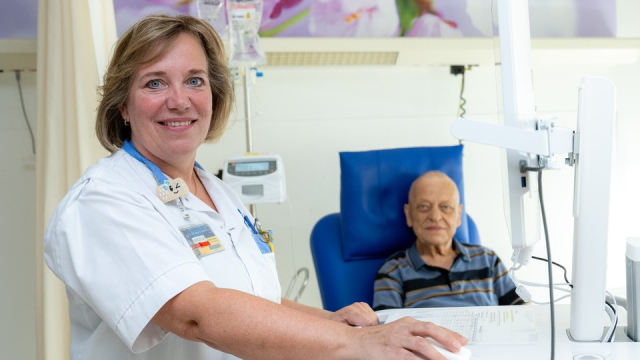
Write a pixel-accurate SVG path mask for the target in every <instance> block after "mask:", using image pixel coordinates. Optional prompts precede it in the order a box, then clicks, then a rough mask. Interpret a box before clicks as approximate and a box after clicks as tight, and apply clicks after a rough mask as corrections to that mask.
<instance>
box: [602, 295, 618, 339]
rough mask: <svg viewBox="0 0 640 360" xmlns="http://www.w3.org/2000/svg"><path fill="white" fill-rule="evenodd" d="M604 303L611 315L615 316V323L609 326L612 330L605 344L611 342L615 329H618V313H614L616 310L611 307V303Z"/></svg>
mask: <svg viewBox="0 0 640 360" xmlns="http://www.w3.org/2000/svg"><path fill="white" fill-rule="evenodd" d="M604 303H605V304H607V306H609V307H610V308H611V310H612V311H613V315H615V321H614V322H613V324H611V326H612V327H613V330H612V331H611V335H610V336H609V338H608V339H607V342H611V340H613V338H614V336H615V333H616V327H618V312H617V311H616V308H615V307H614V306H613V305H611V303H609V302H608V301H605V302H604Z"/></svg>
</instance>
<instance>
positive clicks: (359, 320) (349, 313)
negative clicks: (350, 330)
mask: <svg viewBox="0 0 640 360" xmlns="http://www.w3.org/2000/svg"><path fill="white" fill-rule="evenodd" d="M330 319H331V320H333V321H337V322H341V323H345V324H347V325H351V326H362V327H365V326H373V325H378V315H376V313H375V312H374V311H373V309H371V307H370V306H369V304H367V303H364V302H357V303H353V304H351V305H349V306H345V307H343V308H342V309H340V310H338V311H336V312H334V313H333V316H332V317H331V318H330Z"/></svg>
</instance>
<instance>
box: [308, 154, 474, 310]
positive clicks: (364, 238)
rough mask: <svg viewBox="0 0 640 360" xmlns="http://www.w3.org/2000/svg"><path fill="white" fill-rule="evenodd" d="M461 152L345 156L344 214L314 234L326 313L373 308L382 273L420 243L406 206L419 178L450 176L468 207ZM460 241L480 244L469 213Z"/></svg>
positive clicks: (325, 222)
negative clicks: (357, 304) (358, 305)
mask: <svg viewBox="0 0 640 360" xmlns="http://www.w3.org/2000/svg"><path fill="white" fill-rule="evenodd" d="M462 149H463V146H462V145H456V146H442V147H419V148H402V149H387V150H373V151H363V152H341V153H340V168H341V189H340V213H334V214H329V215H327V216H325V217H323V218H322V219H320V221H318V223H317V224H316V225H315V226H314V228H313V230H312V232H311V253H312V256H313V262H314V265H315V268H316V275H317V278H318V285H319V287H320V294H321V297H322V304H323V307H324V308H325V309H326V310H330V311H335V310H338V309H340V308H342V307H344V306H347V305H349V304H352V303H354V302H358V301H362V302H366V303H368V304H369V305H371V304H372V301H373V282H374V280H375V277H376V272H377V271H378V268H379V267H380V266H381V265H382V263H383V262H384V261H385V260H386V259H387V257H389V256H390V255H391V254H393V253H394V252H396V251H398V250H401V249H405V248H407V247H409V246H410V245H411V244H412V243H413V241H415V236H414V234H413V231H412V230H411V229H410V228H409V227H408V226H407V225H406V221H405V216H404V210H403V206H404V204H405V203H406V202H407V198H408V193H409V188H410V186H411V183H412V182H413V181H414V180H415V179H416V178H417V177H418V176H420V175H422V174H423V173H425V172H427V171H430V170H439V171H442V172H444V173H445V174H447V175H449V177H451V178H452V179H453V181H455V183H456V184H457V185H458V189H459V191H460V201H461V202H462V203H463V204H464V187H463V177H462ZM455 237H456V239H457V240H459V241H462V242H468V243H472V244H479V243H480V237H479V235H478V230H477V228H476V225H475V223H474V222H473V220H471V218H470V217H469V216H468V215H467V214H466V211H465V209H464V208H463V212H462V222H461V225H460V227H459V228H458V230H457V232H456V235H455Z"/></svg>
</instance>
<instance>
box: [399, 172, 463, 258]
mask: <svg viewBox="0 0 640 360" xmlns="http://www.w3.org/2000/svg"><path fill="white" fill-rule="evenodd" d="M459 199H460V197H459V195H458V189H457V187H456V184H455V183H454V182H453V181H452V180H451V179H449V178H448V177H446V176H445V175H443V174H427V175H423V176H422V177H420V178H419V179H418V180H416V182H415V183H414V184H413V186H412V188H411V191H410V194H409V203H408V204H405V206H404V213H405V215H406V217H407V225H408V226H409V227H411V228H412V229H413V232H414V233H415V234H416V237H417V241H419V242H422V244H423V245H433V246H437V245H446V244H447V243H448V242H449V241H451V239H453V235H454V234H455V233H456V229H457V228H458V226H460V215H461V214H462V204H460V200H459Z"/></svg>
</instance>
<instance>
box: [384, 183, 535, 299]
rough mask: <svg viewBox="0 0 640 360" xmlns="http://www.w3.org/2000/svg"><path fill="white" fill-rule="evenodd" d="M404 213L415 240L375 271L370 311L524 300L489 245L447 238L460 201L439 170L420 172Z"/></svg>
mask: <svg viewBox="0 0 640 360" xmlns="http://www.w3.org/2000/svg"><path fill="white" fill-rule="evenodd" d="M404 213H405V215H406V217H407V225H408V226H409V227H411V228H412V229H413V232H414V233H415V235H416V242H415V243H414V244H413V245H412V246H411V247H410V248H408V249H406V250H402V251H398V252H397V253H395V254H393V255H392V256H390V257H389V258H388V259H387V261H386V262H385V263H384V264H383V265H382V266H381V267H380V269H379V270H378V274H377V276H376V281H375V286H374V295H373V308H374V310H384V309H395V308H417V307H450V306H486V305H515V304H523V303H524V302H523V300H522V299H521V298H520V297H519V296H518V295H517V294H516V292H515V284H514V283H513V281H512V280H511V278H509V276H508V270H507V269H506V268H505V266H504V265H503V264H502V262H501V261H500V259H499V258H498V256H497V255H496V254H495V253H494V252H493V251H492V250H490V249H487V248H485V247H482V246H478V245H470V244H466V243H461V242H459V241H457V240H456V239H454V238H453V235H454V234H455V232H456V229H457V228H458V226H460V216H461V214H462V204H460V194H459V192H458V188H457V186H456V184H455V183H454V182H453V180H451V178H449V177H448V176H447V175H445V174H443V173H441V172H439V171H430V172H427V173H425V174H424V175H422V176H420V177H419V178H418V179H416V180H415V181H414V182H413V184H412V185H411V189H410V190H409V203H408V204H405V205H404Z"/></svg>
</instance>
